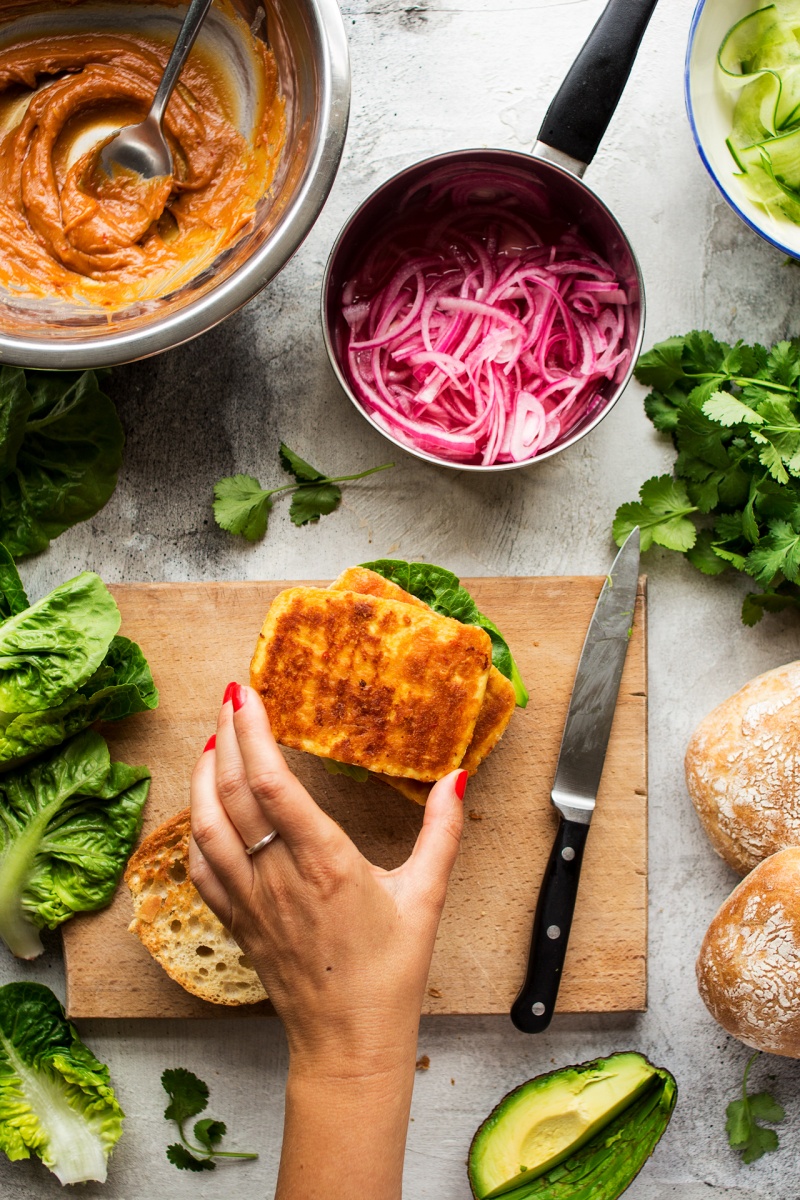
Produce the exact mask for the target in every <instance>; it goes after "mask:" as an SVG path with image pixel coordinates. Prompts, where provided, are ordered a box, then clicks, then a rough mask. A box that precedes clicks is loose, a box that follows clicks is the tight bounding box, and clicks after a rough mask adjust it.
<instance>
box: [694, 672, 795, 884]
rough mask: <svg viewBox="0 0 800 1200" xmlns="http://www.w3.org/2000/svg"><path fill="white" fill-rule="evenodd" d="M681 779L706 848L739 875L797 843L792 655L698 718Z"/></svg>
mask: <svg viewBox="0 0 800 1200" xmlns="http://www.w3.org/2000/svg"><path fill="white" fill-rule="evenodd" d="M686 786H687V787H688V789H689V795H690V796H691V798H692V802H693V804H694V806H695V808H696V809H697V812H698V815H699V817H700V820H701V821H702V822H703V826H704V828H705V831H706V833H707V834H708V836H709V838H710V839H711V842H712V845H713V846H714V849H715V850H716V851H717V853H718V854H721V855H722V857H723V858H724V859H725V861H726V863H728V865H729V866H731V867H733V869H734V871H738V872H739V874H740V875H746V874H747V872H748V871H752V869H753V867H755V866H756V865H757V864H758V863H760V862H762V861H763V860H764V859H765V858H767V857H768V856H769V855H770V854H774V853H775V852H776V851H778V850H783V849H784V847H786V846H800V662H793V663H788V664H787V665H786V666H785V667H778V668H776V670H774V671H767V673H766V674H765V675H759V676H758V677H757V678H756V679H751V680H750V682H749V683H746V684H745V686H744V687H743V688H742V689H741V690H740V691H738V692H737V693H736V695H735V696H731V697H730V699H728V700H726V701H724V703H723V704H720V706H719V707H718V708H715V709H714V711H713V712H712V713H710V714H709V715H708V716H707V717H706V719H705V720H704V721H702V722H701V724H700V725H699V726H698V728H697V729H696V730H695V733H694V736H693V737H692V740H691V741H690V743H689V748H688V750H687V751H686Z"/></svg>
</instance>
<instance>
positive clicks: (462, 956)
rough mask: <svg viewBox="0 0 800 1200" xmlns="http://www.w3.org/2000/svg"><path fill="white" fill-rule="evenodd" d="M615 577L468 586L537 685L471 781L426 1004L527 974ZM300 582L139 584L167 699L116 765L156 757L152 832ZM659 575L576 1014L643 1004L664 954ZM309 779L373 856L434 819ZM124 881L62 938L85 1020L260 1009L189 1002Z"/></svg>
mask: <svg viewBox="0 0 800 1200" xmlns="http://www.w3.org/2000/svg"><path fill="white" fill-rule="evenodd" d="M602 583H603V580H602V578H594V577H576V578H544V577H529V578H506V579H487V578H484V579H471V580H465V584H466V586H467V587H468V588H469V590H470V591H471V593H472V594H473V596H474V597H475V600H476V602H477V604H478V607H479V608H480V609H481V611H482V612H485V613H486V614H487V615H489V616H491V618H492V619H493V620H494V621H495V622H496V623H497V625H498V626H499V627H500V628H501V629H502V630H503V633H504V635H505V636H506V638H507V639H508V642H509V644H510V646H511V649H512V651H513V653H514V655H515V657H516V659H517V662H518V664H519V667H520V670H521V672H522V676H523V678H524V679H525V681H526V683H527V685H528V688H529V690H530V697H531V698H530V703H529V705H528V707H527V709H525V710H524V711H522V710H521V709H517V711H516V712H515V714H514V716H513V718H512V720H511V724H510V726H509V729H508V731H507V733H506V735H505V737H504V738H503V740H502V742H501V743H500V745H499V747H498V748H497V749H496V750H495V752H494V753H493V754H492V755H491V757H490V758H489V759H487V761H486V762H485V763H484V764H483V765H482V766H481V768H480V770H479V772H478V774H477V776H476V777H475V778H474V779H472V780H470V783H469V786H468V788H467V794H466V799H465V805H466V810H467V820H466V823H465V830H464V839H463V845H462V849H461V852H460V855H459V858H458V861H457V863H456V866H455V869H454V871H453V876H452V879H451V882H450V888H449V892H448V900H447V905H446V908H445V911H444V915H443V917H442V923H441V926H440V929H439V935H438V938H437V942H436V949H435V952H434V957H433V963H432V966H431V972H430V977H429V980H428V989H427V994H426V1000H425V1009H424V1011H425V1012H426V1013H473V1014H476V1013H504V1012H507V1011H508V1009H509V1006H510V1004H511V1001H512V1000H513V998H514V996H515V995H516V992H517V990H518V987H519V985H520V982H521V980H522V977H523V974H524V968H525V962H526V956H527V952H528V944H529V941H530V933H531V925H532V920H533V910H534V906H535V902H536V896H537V891H538V888H539V884H540V881H541V878H542V875H543V873H544V867H545V863H546V861H547V858H548V855H549V852H550V846H551V843H552V839H553V836H554V833H555V828H556V816H555V813H554V811H553V809H552V807H551V805H550V802H549V789H550V786H551V783H552V779H553V774H554V771H555V766H556V759H557V756H558V749H559V745H560V741H561V732H562V729H563V725H564V720H565V717H566V712H567V705H568V703H569V698H570V694H571V690H572V683H573V680H574V675H575V669H576V667H577V664H578V658H579V656H580V651H581V646H582V644H583V639H584V636H585V634H586V630H587V628H588V625H589V621H590V619H591V615H592V611H593V608H594V604H595V602H596V600H597V596H598V595H599V592H600V588H601V586H602ZM291 586H295V585H294V584H293V583H286V582H283V583H279V582H265V583H191V584H183V583H172V584H171V583H164V584H122V585H118V586H115V587H113V588H112V589H111V590H112V591H113V593H114V596H115V597H116V600H117V602H118V604H119V607H120V609H121V611H122V632H123V633H124V634H125V635H126V636H128V637H131V638H134V639H135V640H136V641H138V642H140V644H141V645H142V648H143V650H144V652H145V654H146V655H147V658H148V660H149V662H150V664H151V667H152V670H153V675H154V676H155V679H156V683H157V684H158V687H159V690H160V693H161V703H160V705H159V708H158V710H157V711H156V712H154V713H145V714H142V715H139V716H135V717H131V718H128V719H127V720H125V721H122V722H119V723H118V724H116V725H109V726H107V727H105V728H104V730H103V733H104V734H105V736H106V737H107V739H108V741H109V743H110V746H111V752H112V757H114V758H115V759H120V760H123V761H126V762H129V763H147V764H148V766H149V767H150V768H151V770H152V772H153V784H152V788H151V792H150V798H149V800H148V803H147V807H146V810H145V819H144V833H145V834H147V833H149V832H151V831H152V830H153V829H155V828H156V826H157V825H159V824H160V823H161V822H162V821H163V820H164V819H165V818H166V817H169V816H171V815H172V814H173V813H175V812H177V811H178V810H179V809H181V808H183V807H184V806H185V805H186V804H187V802H188V781H189V775H190V772H191V769H192V766H193V765H194V762H195V760H196V758H197V756H198V754H199V753H200V751H201V750H202V748H203V745H204V743H205V741H206V739H207V738H208V736H209V734H210V733H211V732H212V731H213V729H214V724H215V721H216V715H217V711H218V707H219V704H220V701H221V699H222V693H223V690H224V688H225V685H226V684H227V683H228V681H229V680H231V679H238V680H240V681H246V680H247V678H248V667H249V662H250V656H251V654H252V651H253V648H254V646H255V642H256V637H257V635H258V631H259V629H260V627H261V623H262V620H263V617H264V614H265V612H266V610H267V608H268V606H269V604H270V602H271V600H272V599H273V597H274V596H275V595H276V594H277V593H278V592H279V591H281V590H282V589H283V588H286V587H291ZM646 729H647V695H646V629H645V581H644V580H641V581H640V586H639V595H638V599H637V605H636V615H635V620H634V629H633V635H632V638H631V643H630V648H629V651H628V656H627V661H626V664H625V670H624V674H623V677H622V686H621V689H620V696H619V702H618V705H617V711H616V715H615V718H614V724H613V727H612V731H611V740H610V743H609V749H608V756H607V759H606V764H605V769H604V772H603V779H602V783H601V788H600V794H599V797H598V804H597V811H596V814H595V817H594V821H593V823H592V829H591V833H590V836H589V841H588V844H587V849H586V857H585V859H584V867H583V875H582V880H581V890H580V894H579V897H578V904H577V908H576V913H575V921H574V925H573V928H572V935H571V938H570V945H569V952H568V955H567V962H566V967H565V971H564V978H563V982H562V985H561V991H560V994H559V1002H558V1010H559V1011H560V1012H573V1013H574V1012H620V1011H642V1010H644V1008H645V1007H646V957H647V753H646ZM287 758H288V759H289V762H290V765H291V767H292V769H293V770H294V771H295V772H296V773H297V774H298V775H299V776H300V778H301V779H302V780H303V782H304V783H305V784H306V786H307V787H308V788H309V790H310V791H311V792H312V794H313V795H314V796H315V797H316V799H317V800H318V801H319V803H320V804H321V805H322V806H323V807H324V808H325V809H327V811H328V812H330V813H331V814H332V815H333V816H334V817H335V819H336V820H337V821H338V822H339V823H340V824H341V825H342V826H343V828H344V829H345V830H346V831H347V832H348V834H350V836H351V837H352V838H353V839H354V841H355V842H356V844H357V845H358V846H359V847H360V848H361V850H362V851H363V852H364V853H365V854H366V855H367V856H368V857H369V858H371V859H372V861H373V862H375V863H378V864H380V865H381V866H384V867H394V866H397V865H398V864H399V863H401V862H402V861H403V860H404V859H405V858H406V857H407V855H408V853H409V851H410V849H411V847H412V845H413V842H414V839H415V837H416V836H417V833H418V832H419V828H420V824H421V820H422V811H421V810H420V809H419V808H417V807H416V806H415V805H413V804H411V803H410V802H409V801H407V800H404V799H403V798H402V797H401V796H399V795H398V794H397V793H395V792H393V791H392V790H391V789H390V788H388V787H386V786H385V785H383V784H380V783H377V782H369V783H367V784H355V783H354V782H353V781H351V780H348V779H345V778H342V777H335V776H331V775H328V774H327V772H326V771H325V770H324V768H323V767H322V765H321V764H320V763H319V762H318V761H316V760H315V759H313V758H311V757H309V756H308V755H303V754H299V753H294V752H291V751H290V752H287ZM131 917H132V906H131V899H130V895H129V893H128V889H127V887H126V886H125V885H124V884H122V885H121V886H120V888H119V891H118V892H117V895H116V898H115V900H114V902H113V903H112V904H111V906H110V907H109V908H107V909H105V910H104V911H103V912H100V913H93V914H86V915H84V916H79V917H76V918H75V919H74V920H72V921H70V922H69V923H68V924H66V925H65V926H64V928H63V934H64V950H65V957H66V972H67V1011H68V1014H69V1016H70V1017H74V1018H80V1017H115V1018H126V1017H209V1016H227V1017H230V1016H239V1015H254V1014H255V1015H258V1014H263V1013H266V1012H270V1011H271V1008H270V1005H269V1004H268V1003H264V1004H260V1005H252V1006H246V1007H242V1008H229V1007H221V1006H217V1005H212V1004H208V1003H206V1002H205V1001H202V1000H199V999H197V998H196V997H194V996H191V995H190V994H189V993H188V992H185V991H183V989H182V988H180V987H179V986H178V985H177V984H176V983H173V981H172V980H171V979H169V977H168V976H167V975H166V974H165V973H164V972H163V971H162V969H161V967H160V966H158V964H157V963H156V962H155V961H154V960H153V959H152V958H151V957H150V955H149V954H148V952H147V951H146V950H145V949H144V947H143V946H142V945H141V943H140V942H139V940H138V938H137V937H135V935H134V934H132V933H129V932H128V929H127V927H128V924H129V922H130V920H131Z"/></svg>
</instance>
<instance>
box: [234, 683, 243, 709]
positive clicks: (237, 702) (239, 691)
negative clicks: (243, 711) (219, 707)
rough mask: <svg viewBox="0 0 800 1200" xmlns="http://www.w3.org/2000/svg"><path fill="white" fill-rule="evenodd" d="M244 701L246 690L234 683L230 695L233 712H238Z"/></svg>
mask: <svg viewBox="0 0 800 1200" xmlns="http://www.w3.org/2000/svg"><path fill="white" fill-rule="evenodd" d="M246 699H247V688H243V687H242V685H241V684H240V683H235V684H234V685H233V692H232V694H231V704H232V705H233V711H234V712H238V711H239V709H240V708H241V707H242V705H243V704H244V702H245V700H246Z"/></svg>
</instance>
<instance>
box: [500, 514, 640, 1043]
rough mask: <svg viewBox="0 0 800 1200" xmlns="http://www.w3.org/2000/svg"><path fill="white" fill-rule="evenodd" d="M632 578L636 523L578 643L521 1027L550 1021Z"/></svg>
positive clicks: (519, 1002)
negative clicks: (554, 819) (553, 836)
mask: <svg viewBox="0 0 800 1200" xmlns="http://www.w3.org/2000/svg"><path fill="white" fill-rule="evenodd" d="M638 580H639V529H638V526H637V527H636V528H635V529H633V530H632V531H631V533H630V534H629V535H628V537H627V539H626V541H625V543H624V545H623V546H622V549H621V550H620V551H619V553H618V554H617V557H616V558H615V559H614V563H613V566H612V567H611V571H610V572H609V574H608V576H607V578H606V581H605V583H604V584H603V588H602V590H601V592H600V596H599V598H598V600H597V604H596V605H595V609H594V613H593V615H592V619H591V622H590V624H589V629H588V632H587V634H586V640H585V641H584V643H583V649H582V651H581V657H580V660H579V662H578V670H577V672H576V675H575V683H574V685H573V689H572V697H571V699H570V702H569V709H568V710H567V720H566V723H565V725H564V733H563V735H562V738H561V749H560V751H559V755H558V765H557V767H556V774H555V779H554V781H553V787H552V790H551V792H550V798H551V800H552V802H553V804H554V805H555V807H556V808H557V809H558V812H559V824H558V832H557V834H556V839H555V842H554V844H553V849H552V852H551V854H550V859H549V861H548V864H547V869H546V870H545V874H544V880H543V882H542V887H541V890H540V892H539V899H538V902H537V905H536V915H535V917H534V922H533V934H532V937H531V948H530V953H529V956H528V969H527V972H526V975H525V982H524V983H523V985H522V988H521V989H520V992H519V995H518V996H517V998H516V1000H515V1001H514V1003H513V1005H512V1006H511V1020H512V1021H513V1023H514V1025H516V1027H517V1029H519V1030H521V1031H522V1032H523V1033H541V1032H542V1031H543V1030H545V1029H546V1028H547V1026H548V1025H549V1024H550V1021H551V1019H552V1016H553V1011H554V1009H555V1005H556V998H557V996H558V988H559V984H560V983H561V974H562V971H563V969H564V959H565V958H566V953H567V943H568V941H569V932H570V928H571V926H572V916H573V913H574V911H575V900H576V898H577V894H578V883H579V881H580V873H581V863H582V862H583V851H584V847H585V845H586V838H587V836H588V833H589V825H590V823H591V820H592V814H593V813H594V808H595V802H596V799H597V791H598V788H599V786H600V779H601V776H602V774H603V764H604V762H605V757H606V750H607V749H608V739H609V735H610V733H611V724H612V721H613V719H614V711H615V709H616V706H617V697H618V695H619V685H620V680H621V678H622V669H623V667H624V665H625V656H626V654H627V651H628V644H629V642H630V636H631V630H632V627H633V613H634V607H635V604H636V589H637V586H638Z"/></svg>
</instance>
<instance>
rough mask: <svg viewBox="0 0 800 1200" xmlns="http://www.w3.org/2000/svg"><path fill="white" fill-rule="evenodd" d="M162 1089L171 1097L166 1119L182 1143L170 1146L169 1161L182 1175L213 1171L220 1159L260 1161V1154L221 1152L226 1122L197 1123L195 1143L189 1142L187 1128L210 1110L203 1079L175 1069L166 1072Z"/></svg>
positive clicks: (165, 1111) (207, 1120)
mask: <svg viewBox="0 0 800 1200" xmlns="http://www.w3.org/2000/svg"><path fill="white" fill-rule="evenodd" d="M161 1086H162V1087H163V1088H164V1091H165V1092H166V1093H167V1095H168V1096H169V1104H168V1105H167V1107H166V1108H165V1109H164V1116H165V1118H166V1119H167V1120H168V1121H174V1122H175V1124H176V1125H177V1126H178V1133H179V1135H180V1139H181V1140H180V1141H179V1142H173V1144H172V1145H171V1146H167V1158H168V1159H169V1161H170V1162H171V1163H172V1165H173V1166H174V1167H177V1168H178V1170H179V1171H213V1170H214V1169H215V1167H216V1165H217V1164H216V1161H215V1160H216V1159H218V1158H234V1159H236V1158H238V1159H241V1160H246V1159H254V1158H258V1155H257V1154H244V1153H240V1152H239V1151H233V1150H220V1149H219V1144H220V1142H221V1141H222V1139H223V1138H224V1137H225V1134H226V1133H227V1132H228V1129H227V1126H226V1125H225V1123H224V1121H214V1120H212V1119H211V1118H210V1117H204V1118H203V1120H202V1121H195V1124H194V1128H193V1130H192V1132H193V1134H194V1139H195V1142H194V1143H193V1142H190V1141H189V1139H188V1137H187V1136H186V1132H185V1130H184V1125H185V1124H186V1122H187V1121H189V1120H191V1118H192V1117H196V1116H199V1114H200V1113H201V1112H204V1111H205V1109H206V1107H207V1106H208V1084H206V1083H204V1082H203V1080H202V1079H198V1077H197V1076H196V1075H194V1074H193V1073H192V1072H191V1071H187V1070H185V1069H184V1068H183V1067H174V1068H172V1069H168V1070H166V1071H164V1073H163V1074H162V1076H161ZM195 1143H197V1144H195Z"/></svg>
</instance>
